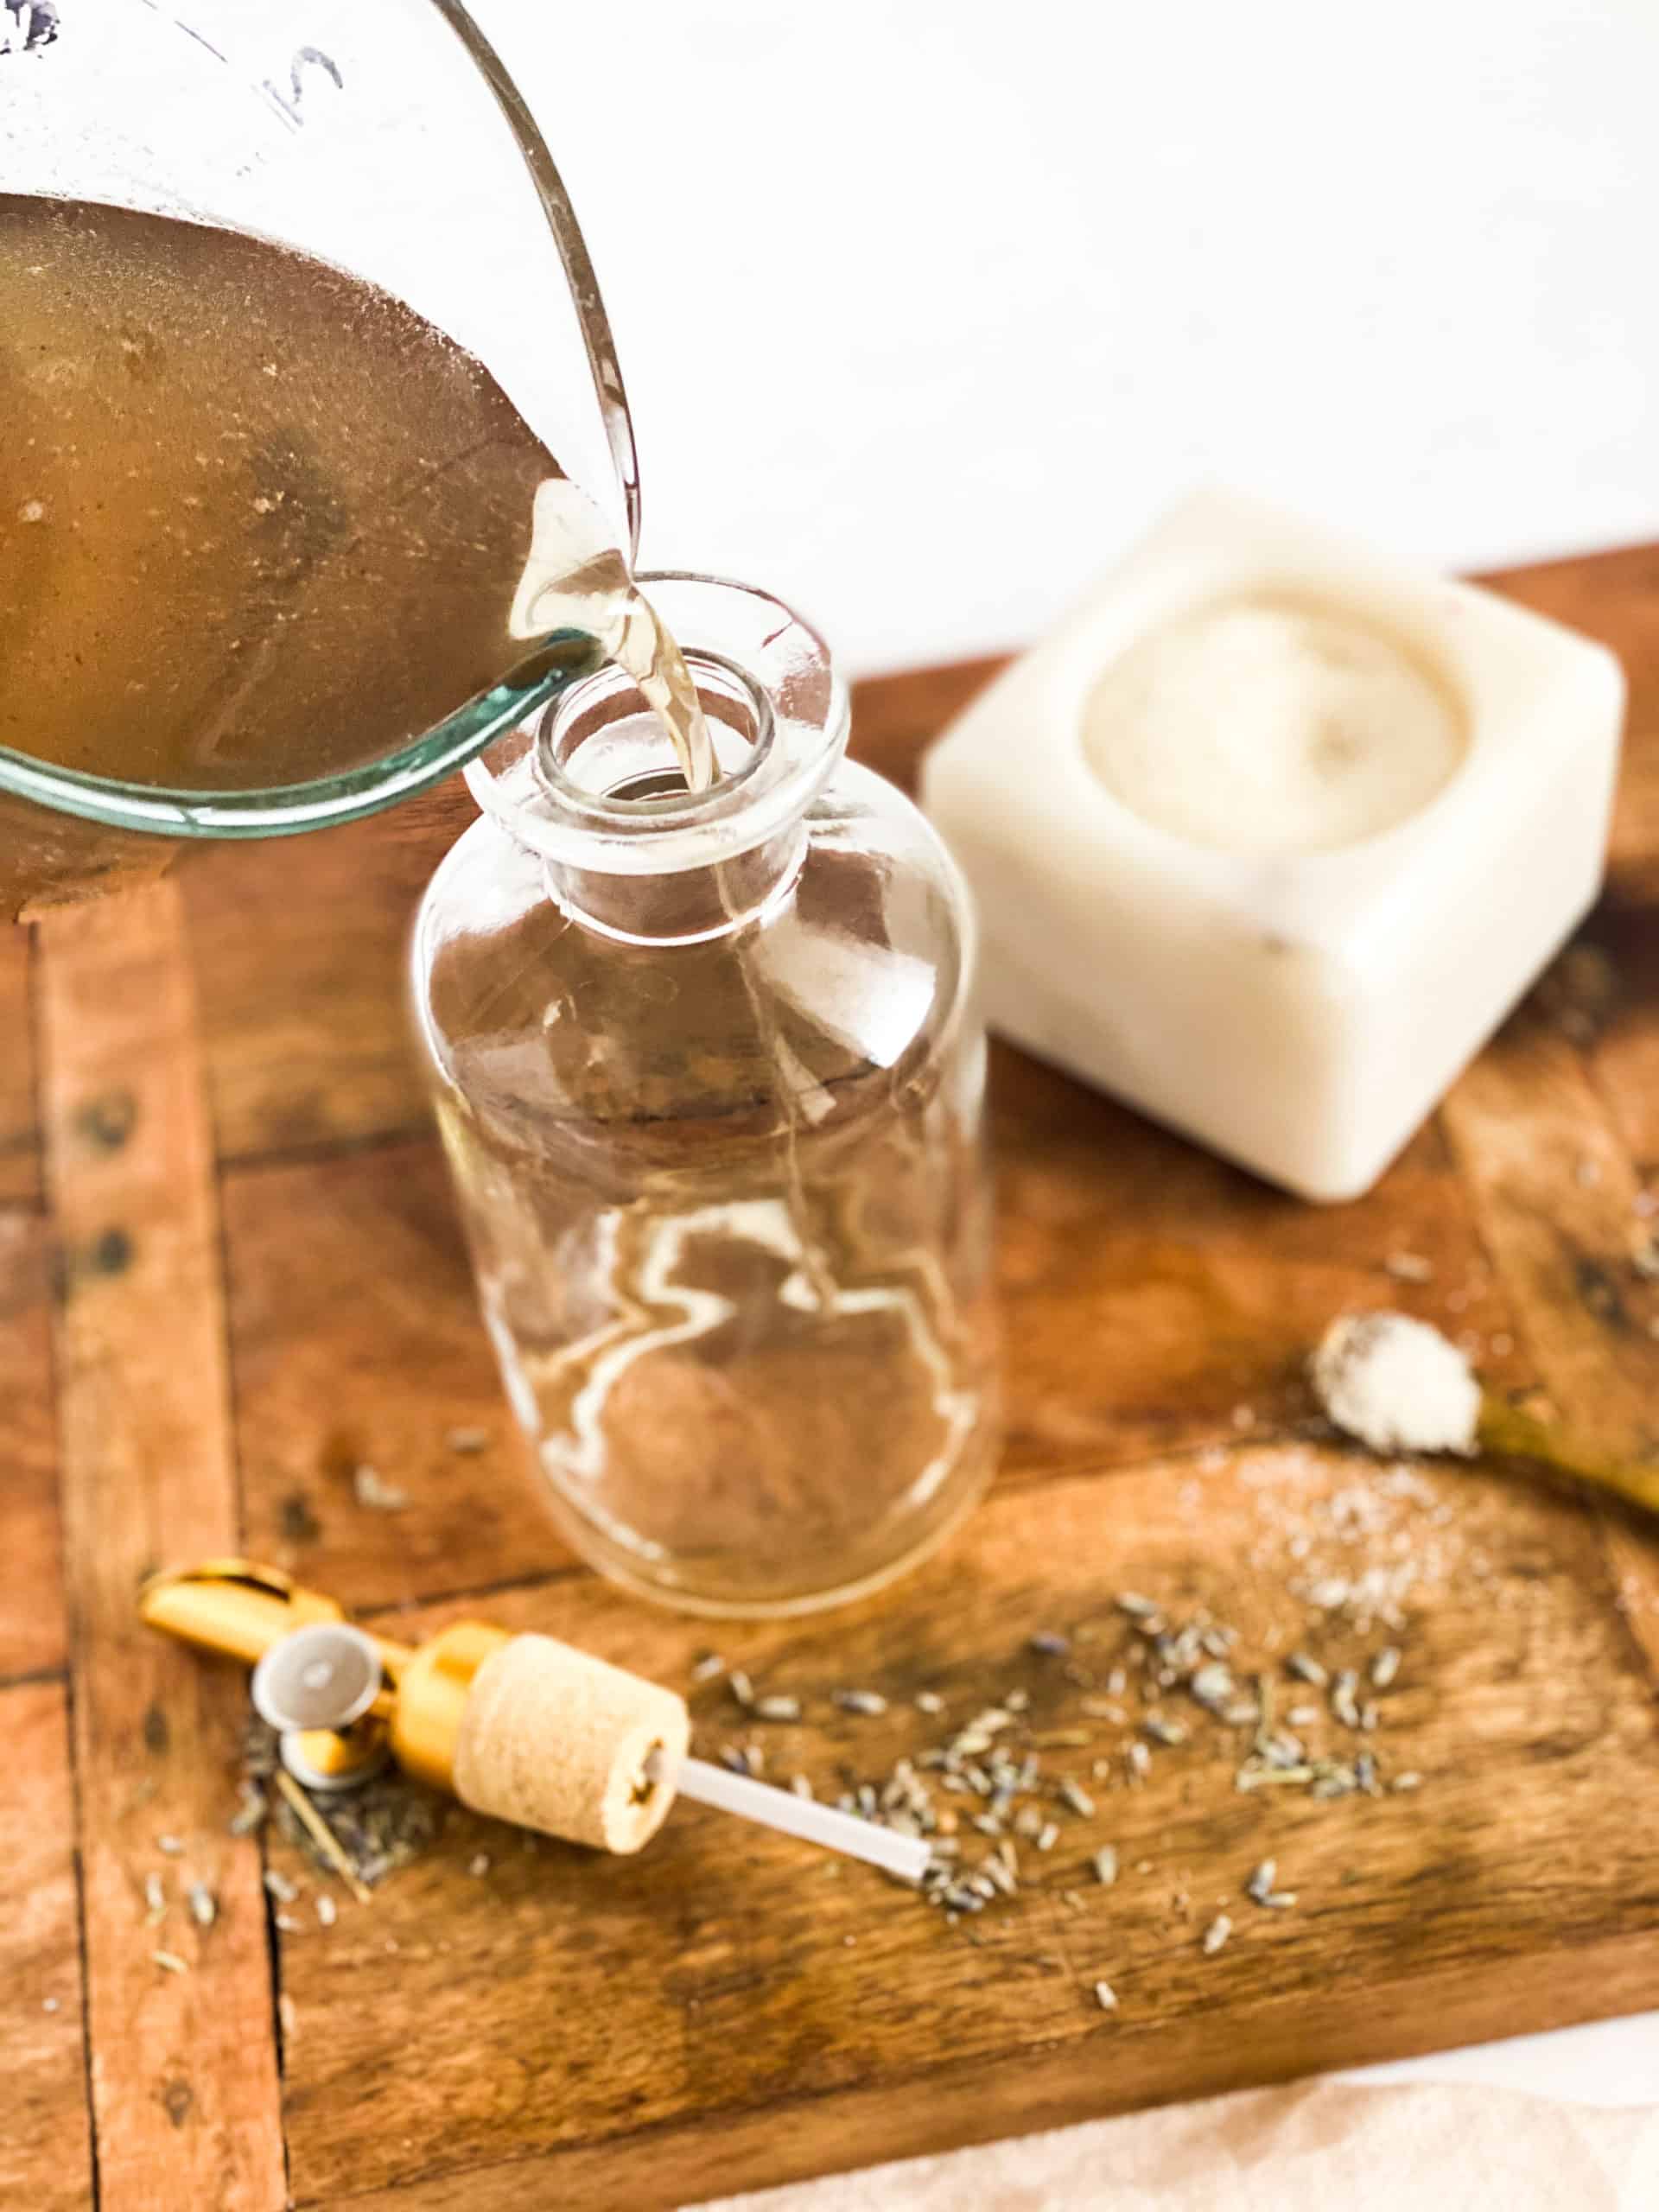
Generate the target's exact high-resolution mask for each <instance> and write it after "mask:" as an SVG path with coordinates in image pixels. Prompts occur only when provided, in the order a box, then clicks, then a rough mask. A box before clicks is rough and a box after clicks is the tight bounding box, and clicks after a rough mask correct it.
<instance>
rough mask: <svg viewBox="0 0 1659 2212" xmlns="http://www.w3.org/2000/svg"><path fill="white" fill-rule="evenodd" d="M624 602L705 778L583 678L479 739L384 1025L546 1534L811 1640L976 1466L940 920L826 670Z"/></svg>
mask: <svg viewBox="0 0 1659 2212" xmlns="http://www.w3.org/2000/svg"><path fill="white" fill-rule="evenodd" d="M642 581H643V582H644V583H645V588H646V590H647V592H648V593H649V594H650V596H651V599H652V602H653V604H654V605H655V606H656V607H657V610H658V613H659V614H660V615H661V617H662V618H663V620H664V621H665V623H666V624H667V626H668V627H669V628H670V629H671V631H672V632H673V633H674V634H675V635H676V636H677V638H678V639H679V640H680V643H681V645H682V646H683V649H684V651H685V654H686V658H687V661H688V664H690V668H691V670H692V672H693V674H694V677H695V678H696V683H697V688H698V691H699V695H700V696H701V699H702V707H703V711H704V714H705V715H706V717H707V718H708V721H709V728H710V731H711V733H712V734H713V736H714V739H715V752H716V754H717V757H718V760H719V763H720V767H721V776H720V779H719V780H718V781H717V782H716V783H715V785H714V786H713V787H712V788H711V789H710V790H709V791H704V792H702V793H699V794H692V793H690V791H688V790H687V789H686V786H685V783H684V780H683V778H682V777H681V776H680V774H679V772H678V771H677V768H676V767H675V766H674V763H673V758H672V755H671V752H670V749H669V747H668V743H667V740H666V737H665V735H664V733H663V731H662V729H661V728H660V726H659V725H658V723H657V721H655V720H654V718H653V717H652V716H651V715H649V714H648V713H646V712H645V709H644V706H643V702H641V700H640V699H639V695H638V694H637V693H636V692H635V691H633V690H632V688H631V686H630V685H629V683H628V681H627V679H626V677H623V676H622V675H621V674H620V671H615V670H605V671H601V673H599V674H597V675H594V676H591V677H587V678H585V679H583V680H582V681H579V682H578V683H575V685H574V686H573V687H572V688H571V689H569V690H568V691H567V692H566V693H565V694H564V695H563V697H561V698H560V699H559V700H558V701H556V702H554V703H553V704H552V705H550V707H548V708H547V709H545V710H544V711H543V714H542V715H540V716H539V718H538V719H537V721H535V722H534V723H532V724H531V725H529V726H527V727H526V728H524V729H521V730H520V731H519V732H518V733H517V734H516V735H515V736H514V737H512V738H511V739H509V740H505V741H502V742H501V743H500V744H499V745H498V746H497V747H495V748H494V750H493V752H492V753H489V754H488V755H486V758H485V759H484V760H481V761H479V762H476V763H475V764H474V766H473V767H472V768H471V769H469V771H468V779H469V781H470V782H471V784H472V785H473V788H474V792H475V794H476V795H477V796H478V797H479V798H480V801H481V803H482V804H483V805H484V806H485V808H486V818H485V819H484V820H482V821H480V822H479V823H475V824H474V827H473V828H472V829H470V830H468V831H467V835H466V836H464V837H463V838H462V839H461V842H460V843H459V844H457V845H456V846H455V847H454V849H453V851H451V852H450V853H449V855H448V856H447V858H446V859H445V861H443V863H442V867H441V868H439V870H438V873H437V874H436V876H435V879H434V880H433V882H432V884H431V887H430V888H429V891H428V893H427V894H426V898H425V900H424V902H423V906H422V908H421V911H420V914H419V917H418V918H417V921H416V934H415V945H414V956H413V957H414V972H413V982H414V1001H415V1007H416V1020H417V1025H418V1027H419V1030H420V1033H421V1036H422V1039H423V1043H424V1046H425V1048H426V1052H427V1056H428V1059H429V1065H430V1069H431V1072H432V1077H433V1080H434V1084H435V1095H436V1101H437V1107H438V1115H439V1120H440V1122H441V1125H442V1132H443V1138H444V1142H445V1145H446V1147H447V1148H448V1155H449V1159H450V1162H451V1165H452V1166H453V1168H454V1174H455V1179H456V1183H457V1185H458V1188H459V1191H460V1194H461V1206H462V1211H463V1213H464V1216H465V1218H466V1223H467V1232H468V1235H469V1237H470V1239H471V1243H472V1247H473V1253H474V1262H475V1265H476V1268H477V1274H478V1281H479V1287H480V1294H481V1297H482V1301H483V1306H484V1312H485V1316H486V1322H487V1325H488V1327H489V1331H490V1333H491V1336H492V1338H493V1342H494V1344H495V1348H496V1351H497V1354H498V1356H499V1361H500V1364H501V1370H502V1373H503V1376H504V1377H505V1383H506V1387H507V1390H508V1394H509V1396H510V1397H511V1400H512V1405H513V1408H514V1410H515V1412H516V1414H517V1415H518V1420H519V1421H520V1423H521V1424H522V1426H523V1427H524V1432H525V1433H526V1435H527V1436H528V1438H529V1440H530V1442H531V1447H532V1449H533V1451H534V1453H535V1455H536V1459H537V1463H538V1465H539V1466H540V1468H541V1470H542V1471H543V1474H544V1476H545V1478H546V1480H547V1483H548V1485H549V1490H550V1497H551V1501H552V1504H553V1508H554V1510H555V1512H556V1516H557V1518H558V1519H559V1521H560V1522H561V1524H562V1526H563V1529H564V1530H565V1532H566V1533H567V1534H568V1535H569V1538H570V1540H571V1541H572V1542H573V1543H574V1544H575V1546H576V1548H578V1549H579V1550H580V1551H581V1552H582V1553H583V1554H585V1556H586V1557H587V1558H588V1559H589V1560H591V1561H592V1562H593V1563H594V1565H595V1566H596V1567H599V1568H601V1570H602V1571H603V1572H604V1573H607V1574H609V1575H611V1576H612V1577H613V1578H614V1579H615V1580H618V1581H620V1582H622V1583H625V1584H626V1585H627V1586H630V1587H632V1588H633V1589H635V1590H637V1591H639V1592H644V1593H645V1594H647V1595H650V1596H652V1597H656V1598H659V1599H664V1600H666V1601H667V1602H669V1603H671V1604H674V1605H681V1606H683V1607H687V1608H690V1609H691V1610H695V1611H704V1612H716V1613H776V1612H788V1611H805V1610H808V1609H810V1608H812V1607H815V1606H819V1605H827V1604H829V1603H832V1602H834V1601H836V1600H838V1599H842V1598H845V1597H848V1596H850V1595H851V1594H853V1593H854V1592H857V1591H861V1590H865V1589H868V1588H870V1587H873V1586H875V1585H877V1584H879V1583H880V1582H882V1581H885V1580H887V1579H888V1578H889V1577H891V1576H893V1575H894V1574H896V1573H899V1571H900V1570H901V1569H902V1568H903V1567H906V1565H907V1564H908V1563H910V1562H911V1561H912V1560H914V1559H915V1558H916V1557H917V1556H918V1554H921V1553H923V1552H924V1551H925V1550H927V1549H929V1548H931V1546H932V1545H933V1544H935V1543H936V1542H938V1541H939V1540H940V1539H941V1538H942V1537H944V1535H945V1534H946V1533H947V1532H948V1531H949V1530H950V1529H951V1528H952V1527H953V1526H954V1524H955V1523H956V1522H957V1520H958V1519H959V1518H960V1516H962V1515H963V1513H964V1512H965V1511H966V1510H967V1509H968V1507H969V1505H970V1504H971V1503H973V1501H974V1500H975V1498H976V1497H977V1496H978V1495H979V1493H980V1491H982V1488H983V1486H984V1484H985V1483H986V1482H987V1481H988V1478H989V1476H990V1473H991V1471H992V1468H993V1465H994V1462H995V1452H996V1442H997V1434H998V1382H997V1359H996V1346H995V1327H994V1321H993V1317H992V1313H991V1303H990V1281H989V1269H990V1253H989V1222H988V1211H989V1210H988V1192H987V1182H986V1174H985V1167H984V1161H983V1154H982V1126H981V1125H982V1098H983V1088H984V1063H985V1045H984V1035H983V1031H982V1027H981V1024H980V1021H979V1019H978V1015H977V1013H976V1008H975V1003H974V991H973V964H974V950H973V926H972V922H971V918H970V915H969V910H968V907H967V904H966V894H965V892H964V890H963V886H962V884H961V881H960V879H959V878H958V876H957V871H956V869H955V868H954V866H953V865H952V863H951V862H950V859H949V858H948V856H947V855H946V854H945V852H944V849H943V848H942V847H941V845H940V844H939V842H938V839H937V838H936V836H934V834H933V832H932V830H931V829H930V828H929V827H928V825H927V823H925V821H924V820H923V818H922V817H921V815H920V814H919V813H918V811H917V810H916V809H915V808H914V807H913V806H912V804H910V802H909V801H908V800H907V799H906V798H904V797H903V796H902V794H901V793H899V791H896V790H894V789H893V787H892V786H891V785H888V784H887V783H885V782H883V781H882V780H881V779H880V778H879V777H877V776H875V775H874V774H872V773H871V772H869V771H868V769H865V768H862V767H860V766H855V765H854V764H852V763H850V762H849V761H847V760H845V759H844V758H843V753H844V747H845V743H846V737H847V723H848V710H847V702H846V694H845V691H844V690H843V688H842V685H841V684H840V683H839V682H838V681H837V680H836V677H834V675H833V673H832V671H831V669H830V666H829V659H828V657H827V654H826V653H825V651H824V648H823V645H822V643H821V641H820V640H819V639H817V637H815V636H814V635H813V634H812V632H810V630H808V629H807V628H806V626H804V624H803V623H801V622H800V621H799V620H798V618H796V617H795V616H793V615H792V614H791V613H790V612H789V610H788V609H787V608H785V607H782V606H781V605H780V604H779V602H778V601H776V600H773V599H771V598H769V597H768V596H766V594H761V593H756V592H751V591H747V590H744V589H742V588H739V587H736V586H734V585H728V584H719V583H715V582H710V581H709V580H707V579H701V578H690V577H670V578H662V577H657V578H647V579H643V580H642Z"/></svg>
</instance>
